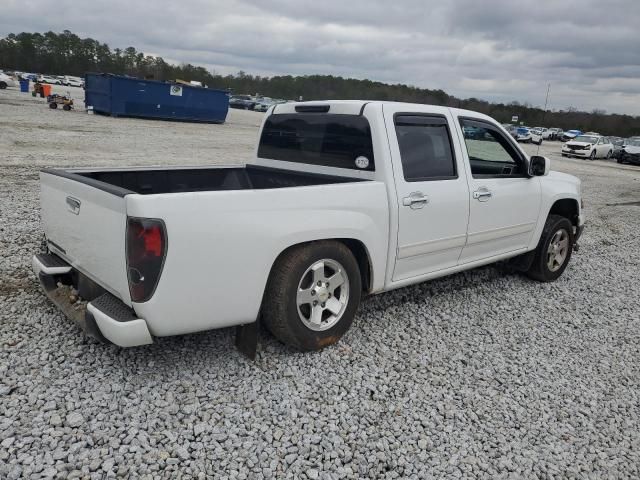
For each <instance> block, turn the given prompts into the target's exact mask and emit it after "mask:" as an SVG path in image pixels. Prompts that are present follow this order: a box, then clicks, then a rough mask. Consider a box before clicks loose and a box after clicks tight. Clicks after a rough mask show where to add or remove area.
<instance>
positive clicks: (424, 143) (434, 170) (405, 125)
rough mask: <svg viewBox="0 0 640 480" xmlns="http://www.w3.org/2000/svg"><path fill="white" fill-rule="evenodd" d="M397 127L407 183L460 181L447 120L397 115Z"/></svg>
mask: <svg viewBox="0 0 640 480" xmlns="http://www.w3.org/2000/svg"><path fill="white" fill-rule="evenodd" d="M395 125H396V136H397V138H398V146H399V147H400V159H401V162H402V171H403V174H404V179H405V180H406V181H407V182H419V181H426V180H448V179H452V178H457V175H456V168H455V158H454V156H453V150H452V148H451V136H450V135H449V127H448V126H447V120H446V119H445V118H444V117H434V116H423V115H398V116H396V118H395Z"/></svg>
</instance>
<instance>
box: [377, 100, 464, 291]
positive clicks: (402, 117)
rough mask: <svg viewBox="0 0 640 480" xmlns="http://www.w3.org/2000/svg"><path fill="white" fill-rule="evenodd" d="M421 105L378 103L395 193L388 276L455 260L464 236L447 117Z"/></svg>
mask: <svg viewBox="0 0 640 480" xmlns="http://www.w3.org/2000/svg"><path fill="white" fill-rule="evenodd" d="M424 109H425V107H424V106H418V105H416V106H415V107H413V106H406V105H404V106H395V105H385V106H384V115H385V123H386V125H387V132H388V135H389V144H390V146H391V156H392V163H393V171H394V177H395V181H396V194H397V197H398V246H397V251H396V263H395V267H394V272H393V277H392V278H393V280H394V281H398V280H404V279H408V278H411V277H417V276H420V275H425V274H429V273H432V272H436V271H438V270H442V269H446V268H450V267H454V266H456V265H457V264H458V258H459V256H460V253H461V251H462V248H463V246H464V244H465V241H466V233H467V222H468V218H469V201H468V186H467V180H466V176H465V172H464V169H463V163H462V159H461V153H462V152H461V149H460V144H459V142H458V141H455V137H453V135H454V131H453V129H452V128H451V125H450V122H451V120H452V117H451V114H450V112H449V110H448V109H446V108H440V107H430V110H429V113H425V112H424ZM421 110H422V111H421Z"/></svg>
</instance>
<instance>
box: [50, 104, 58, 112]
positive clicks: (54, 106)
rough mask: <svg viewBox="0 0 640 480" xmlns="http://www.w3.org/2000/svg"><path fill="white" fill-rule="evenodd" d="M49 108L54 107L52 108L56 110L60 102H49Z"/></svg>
mask: <svg viewBox="0 0 640 480" xmlns="http://www.w3.org/2000/svg"><path fill="white" fill-rule="evenodd" d="M49 108H52V109H54V110H55V109H56V108H58V104H57V103H56V102H51V103H50V104H49Z"/></svg>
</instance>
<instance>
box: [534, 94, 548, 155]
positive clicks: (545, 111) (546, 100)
mask: <svg viewBox="0 0 640 480" xmlns="http://www.w3.org/2000/svg"><path fill="white" fill-rule="evenodd" d="M550 90H551V83H549V84H547V98H546V99H545V101H544V112H543V113H542V125H543V128H546V127H544V119H545V117H546V116H547V105H549V91H550ZM540 145H542V140H540V143H539V144H538V149H537V150H536V155H537V154H538V153H540Z"/></svg>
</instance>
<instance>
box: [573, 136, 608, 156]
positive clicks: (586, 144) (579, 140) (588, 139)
mask: <svg viewBox="0 0 640 480" xmlns="http://www.w3.org/2000/svg"><path fill="white" fill-rule="evenodd" d="M612 154H613V144H612V143H611V142H610V141H609V139H608V138H607V137H602V136H598V135H578V136H577V137H575V138H574V139H573V140H569V141H568V142H566V143H565V144H564V145H562V156H563V157H579V158H589V159H591V160H595V159H596V158H611V155H612Z"/></svg>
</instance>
